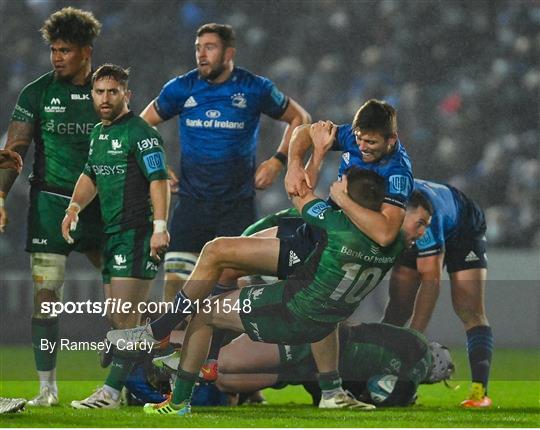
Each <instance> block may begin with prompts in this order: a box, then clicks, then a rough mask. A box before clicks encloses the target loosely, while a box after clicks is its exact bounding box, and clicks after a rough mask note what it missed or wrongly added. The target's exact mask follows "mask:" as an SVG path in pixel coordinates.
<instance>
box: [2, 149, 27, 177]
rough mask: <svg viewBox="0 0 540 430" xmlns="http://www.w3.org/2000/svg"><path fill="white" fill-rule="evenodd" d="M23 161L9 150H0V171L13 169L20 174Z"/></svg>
mask: <svg viewBox="0 0 540 430" xmlns="http://www.w3.org/2000/svg"><path fill="white" fill-rule="evenodd" d="M22 167H23V161H22V158H21V156H20V155H19V154H18V153H17V152H15V151H11V150H10V149H0V169H13V170H16V171H17V173H21V170H22Z"/></svg>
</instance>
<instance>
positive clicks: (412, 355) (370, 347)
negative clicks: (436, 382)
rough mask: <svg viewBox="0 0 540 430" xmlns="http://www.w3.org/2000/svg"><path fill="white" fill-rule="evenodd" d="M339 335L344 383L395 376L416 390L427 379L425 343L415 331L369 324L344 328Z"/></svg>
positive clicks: (429, 356)
mask: <svg viewBox="0 0 540 430" xmlns="http://www.w3.org/2000/svg"><path fill="white" fill-rule="evenodd" d="M339 335H340V351H341V352H340V354H339V361H340V365H339V369H340V372H341V374H342V377H343V380H346V381H367V380H368V379H369V378H370V377H371V376H373V375H396V376H398V377H399V378H400V379H402V380H407V381H411V382H413V383H414V385H415V387H418V385H419V384H420V383H421V382H423V381H424V380H425V379H426V378H427V377H428V374H429V371H430V369H431V354H430V351H429V348H428V341H427V339H426V338H425V337H424V335H422V334H421V333H420V332H417V331H416V330H413V329H410V328H403V327H395V326H393V325H390V324H380V323H371V324H360V325H359V326H354V327H343V328H342V329H340V332H339Z"/></svg>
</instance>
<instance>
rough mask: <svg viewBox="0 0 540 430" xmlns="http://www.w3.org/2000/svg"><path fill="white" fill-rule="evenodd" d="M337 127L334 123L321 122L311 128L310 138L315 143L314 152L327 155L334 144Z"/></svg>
mask: <svg viewBox="0 0 540 430" xmlns="http://www.w3.org/2000/svg"><path fill="white" fill-rule="evenodd" d="M336 132H337V127H336V126H335V125H334V123H333V122H332V121H319V122H316V123H314V124H311V126H310V127H309V136H310V137H311V140H312V142H313V151H314V152H318V153H320V154H321V155H324V154H326V153H327V152H328V151H329V150H330V149H331V148H332V145H333V144H334V140H335V139H336Z"/></svg>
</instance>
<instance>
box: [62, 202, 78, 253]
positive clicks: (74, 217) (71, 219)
mask: <svg viewBox="0 0 540 430" xmlns="http://www.w3.org/2000/svg"><path fill="white" fill-rule="evenodd" d="M78 222H79V215H78V213H77V211H75V210H69V208H68V210H67V211H66V216H65V217H64V219H63V220H62V237H63V238H64V240H65V241H66V242H67V243H69V244H70V245H71V244H72V243H74V242H75V240H73V238H72V237H71V235H70V234H69V233H70V232H71V231H75V230H76V229H77V223H78Z"/></svg>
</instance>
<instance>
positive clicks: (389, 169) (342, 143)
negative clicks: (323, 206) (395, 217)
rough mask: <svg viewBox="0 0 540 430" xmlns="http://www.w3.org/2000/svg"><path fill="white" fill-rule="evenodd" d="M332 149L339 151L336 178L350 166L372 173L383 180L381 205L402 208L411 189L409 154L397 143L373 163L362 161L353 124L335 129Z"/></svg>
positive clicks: (411, 177)
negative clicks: (382, 200) (384, 183)
mask: <svg viewBox="0 0 540 430" xmlns="http://www.w3.org/2000/svg"><path fill="white" fill-rule="evenodd" d="M332 150H334V151H341V152H342V154H341V164H340V166H339V173H338V176H339V177H341V175H342V174H343V172H344V171H345V170H347V169H348V168H349V167H351V166H357V167H360V168H362V169H367V170H372V171H374V172H376V173H378V174H379V175H381V176H382V177H384V178H385V179H386V195H385V198H384V202H385V203H389V204H391V205H395V206H398V207H400V208H403V209H405V207H406V205H407V202H408V200H409V198H410V196H411V193H412V190H413V175H412V167H411V161H410V160H409V155H408V154H407V151H405V148H404V147H403V145H402V144H401V143H400V142H399V140H398V141H397V142H396V146H395V149H394V151H392V153H391V154H388V155H386V156H385V157H383V158H382V159H381V160H379V161H378V162H376V163H366V162H364V161H363V160H362V154H361V153H360V148H359V147H358V145H357V143H356V138H355V136H354V133H353V131H352V125H351V124H344V125H340V126H338V130H337V133H336V140H335V142H334V145H333V147H332Z"/></svg>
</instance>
